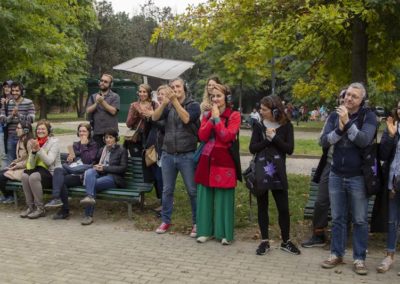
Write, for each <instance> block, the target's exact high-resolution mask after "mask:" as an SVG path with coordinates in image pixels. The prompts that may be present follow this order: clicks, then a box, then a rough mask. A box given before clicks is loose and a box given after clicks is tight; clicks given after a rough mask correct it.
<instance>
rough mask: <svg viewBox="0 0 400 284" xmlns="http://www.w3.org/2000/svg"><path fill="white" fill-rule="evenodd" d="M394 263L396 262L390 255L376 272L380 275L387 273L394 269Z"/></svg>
mask: <svg viewBox="0 0 400 284" xmlns="http://www.w3.org/2000/svg"><path fill="white" fill-rule="evenodd" d="M393 262H394V260H393V259H392V257H391V256H389V255H388V256H387V257H385V258H384V259H383V260H382V262H381V264H379V266H378V267H377V268H376V271H378V272H379V273H385V272H386V271H388V270H389V269H390V268H391V267H392V264H393Z"/></svg>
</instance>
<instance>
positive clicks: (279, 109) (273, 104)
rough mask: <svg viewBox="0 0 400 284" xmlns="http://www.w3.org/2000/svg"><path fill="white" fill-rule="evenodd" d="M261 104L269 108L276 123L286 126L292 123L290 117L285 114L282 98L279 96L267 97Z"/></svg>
mask: <svg viewBox="0 0 400 284" xmlns="http://www.w3.org/2000/svg"><path fill="white" fill-rule="evenodd" d="M260 104H262V105H263V106H266V107H267V108H269V109H270V110H271V112H272V114H273V116H274V119H275V121H276V122H278V123H279V124H280V125H284V124H286V123H288V122H289V121H290V119H289V117H288V116H287V115H286V113H285V108H284V107H283V104H282V101H281V98H280V97H278V96H266V97H263V98H262V99H261V101H260Z"/></svg>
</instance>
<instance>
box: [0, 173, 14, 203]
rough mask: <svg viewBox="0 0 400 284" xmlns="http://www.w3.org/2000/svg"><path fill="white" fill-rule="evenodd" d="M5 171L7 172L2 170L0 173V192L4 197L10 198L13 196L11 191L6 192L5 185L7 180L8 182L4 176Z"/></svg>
mask: <svg viewBox="0 0 400 284" xmlns="http://www.w3.org/2000/svg"><path fill="white" fill-rule="evenodd" d="M6 171H7V170H2V171H1V172H0V191H1V193H2V194H3V196H4V197H11V196H13V192H12V191H11V190H6V183H7V181H8V180H10V179H9V178H7V177H6V176H5V175H4V173H5V172H6Z"/></svg>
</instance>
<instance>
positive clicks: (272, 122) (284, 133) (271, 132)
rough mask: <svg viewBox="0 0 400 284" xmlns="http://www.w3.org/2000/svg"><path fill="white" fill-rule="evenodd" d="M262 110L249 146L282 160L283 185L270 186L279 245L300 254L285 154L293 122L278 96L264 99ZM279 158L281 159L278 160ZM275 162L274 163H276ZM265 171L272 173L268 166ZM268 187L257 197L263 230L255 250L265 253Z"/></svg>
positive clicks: (291, 144)
mask: <svg viewBox="0 0 400 284" xmlns="http://www.w3.org/2000/svg"><path fill="white" fill-rule="evenodd" d="M260 104H261V107H260V113H261V117H262V123H256V124H255V125H254V128H253V132H252V135H251V140H250V145H249V150H250V152H251V153H252V154H257V153H260V152H262V151H270V152H273V153H276V155H275V156H274V159H275V160H276V161H274V163H275V162H276V163H278V162H281V163H280V164H281V165H283V166H281V167H277V166H274V169H275V170H276V171H277V172H278V176H279V177H280V185H281V186H280V187H279V188H276V189H273V190H271V193H272V196H273V197H274V200H275V204H276V207H277V208H278V216H279V217H278V218H279V227H280V229H281V237H282V243H281V245H280V249H281V250H283V251H286V252H288V253H291V254H295V255H298V254H300V250H299V249H298V248H297V247H296V246H295V245H294V244H293V243H292V241H291V240H290V238H289V233H290V214H289V195H288V187H289V185H288V181H287V174H286V155H291V154H292V153H293V149H294V134H293V125H292V124H291V123H290V120H289V119H288V117H287V115H286V113H285V110H284V106H283V104H282V102H281V100H280V98H279V97H278V96H268V97H264V98H262V99H261V102H260ZM278 160H279V161H278ZM273 165H274V164H273ZM265 174H266V175H267V174H269V175H272V174H273V173H272V172H270V171H267V170H266V173H265ZM268 195H269V190H266V192H265V193H264V194H262V195H260V196H258V197H257V207H258V225H259V227H260V231H261V238H262V239H261V243H260V245H259V246H258V248H257V250H256V254H257V255H264V254H265V253H267V252H268V251H269V250H270V243H269V232H268V227H269V213H268V210H269V209H268V207H269V205H268V204H269V202H268V198H269V197H268Z"/></svg>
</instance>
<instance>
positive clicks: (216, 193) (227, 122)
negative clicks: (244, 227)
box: [195, 84, 241, 245]
mask: <svg viewBox="0 0 400 284" xmlns="http://www.w3.org/2000/svg"><path fill="white" fill-rule="evenodd" d="M228 94H229V89H228V87H226V86H224V85H220V84H216V85H215V86H214V90H213V91H212V93H211V94H210V97H209V100H210V102H211V104H212V108H211V111H210V112H209V113H207V114H206V115H203V118H202V121H201V126H200V129H199V138H200V141H202V142H205V145H204V148H203V151H202V154H201V156H200V160H199V163H198V165H197V168H196V173H195V182H196V183H197V214H196V216H197V236H198V237H197V242H199V243H204V242H206V241H207V240H209V239H210V238H213V237H215V238H216V239H217V240H221V243H222V244H223V245H229V244H231V242H232V241H233V229H234V215H235V187H236V185H237V181H236V180H237V177H236V169H235V163H234V160H233V157H232V155H231V153H230V151H229V148H230V146H231V145H232V143H233V141H234V140H235V139H236V134H237V133H238V132H239V129H240V122H241V119H240V113H239V112H237V111H233V110H232V109H231V108H230V107H229V104H228Z"/></svg>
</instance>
